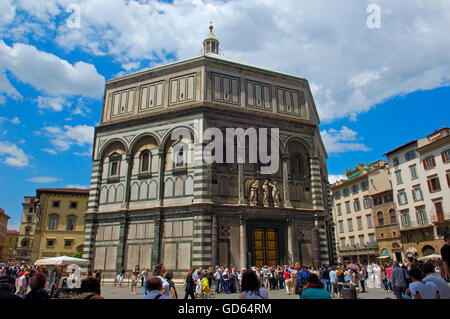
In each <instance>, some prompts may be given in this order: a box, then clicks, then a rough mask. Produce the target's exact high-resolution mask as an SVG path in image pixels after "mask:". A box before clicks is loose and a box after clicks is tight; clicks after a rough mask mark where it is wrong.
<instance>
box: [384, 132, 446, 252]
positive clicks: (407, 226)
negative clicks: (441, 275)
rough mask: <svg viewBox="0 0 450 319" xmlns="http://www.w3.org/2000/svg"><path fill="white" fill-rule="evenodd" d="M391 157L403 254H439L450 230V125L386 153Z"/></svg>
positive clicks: (391, 176)
mask: <svg viewBox="0 0 450 319" xmlns="http://www.w3.org/2000/svg"><path fill="white" fill-rule="evenodd" d="M385 156H386V157H387V158H388V161H389V167H390V168H389V174H390V179H391V183H392V189H393V195H394V202H395V204H396V207H397V219H398V220H399V223H400V232H401V237H402V242H403V258H405V257H416V258H420V257H423V256H427V255H431V254H435V253H437V254H439V252H440V248H441V247H442V245H443V239H442V236H443V234H444V233H445V232H449V231H450V129H449V128H443V129H440V130H437V131H435V132H433V133H431V134H429V135H428V136H426V137H424V138H421V139H418V140H414V141H411V142H408V143H406V144H404V145H402V146H399V147H397V148H396V149H394V150H392V151H390V152H388V153H386V154H385Z"/></svg>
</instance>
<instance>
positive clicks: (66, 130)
mask: <svg viewBox="0 0 450 319" xmlns="http://www.w3.org/2000/svg"><path fill="white" fill-rule="evenodd" d="M43 132H44V134H45V135H46V136H47V138H49V140H50V144H52V145H53V148H52V149H49V148H45V149H42V150H43V151H45V152H47V153H50V154H55V155H56V154H58V153H60V152H64V151H67V150H68V149H70V148H71V147H72V146H73V145H78V146H83V145H85V144H87V145H92V142H93V139H94V127H93V126H88V125H77V126H70V125H64V127H62V128H61V127H58V126H47V127H44V128H43Z"/></svg>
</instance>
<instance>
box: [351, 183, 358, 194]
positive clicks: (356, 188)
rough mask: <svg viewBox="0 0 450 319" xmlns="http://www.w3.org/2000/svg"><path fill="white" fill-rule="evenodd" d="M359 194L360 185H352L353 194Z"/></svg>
mask: <svg viewBox="0 0 450 319" xmlns="http://www.w3.org/2000/svg"><path fill="white" fill-rule="evenodd" d="M358 192H359V184H355V185H352V193H353V194H358Z"/></svg>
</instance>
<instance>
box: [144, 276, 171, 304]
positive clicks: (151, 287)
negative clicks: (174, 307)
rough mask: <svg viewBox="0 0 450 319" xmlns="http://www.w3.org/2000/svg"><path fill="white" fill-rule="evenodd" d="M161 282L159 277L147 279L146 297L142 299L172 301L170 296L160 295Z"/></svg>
mask: <svg viewBox="0 0 450 319" xmlns="http://www.w3.org/2000/svg"><path fill="white" fill-rule="evenodd" d="M162 289H163V282H162V280H161V278H160V277H157V276H152V277H150V278H149V279H148V284H147V295H145V296H143V297H142V299H172V297H171V296H167V295H165V294H163V293H162Z"/></svg>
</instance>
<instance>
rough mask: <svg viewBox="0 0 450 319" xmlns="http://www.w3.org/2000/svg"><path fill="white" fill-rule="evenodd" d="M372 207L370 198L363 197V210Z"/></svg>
mask: <svg viewBox="0 0 450 319" xmlns="http://www.w3.org/2000/svg"><path fill="white" fill-rule="evenodd" d="M370 207H372V201H371V200H370V197H368V196H366V197H364V208H366V209H367V208H370Z"/></svg>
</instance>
